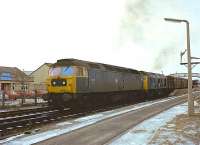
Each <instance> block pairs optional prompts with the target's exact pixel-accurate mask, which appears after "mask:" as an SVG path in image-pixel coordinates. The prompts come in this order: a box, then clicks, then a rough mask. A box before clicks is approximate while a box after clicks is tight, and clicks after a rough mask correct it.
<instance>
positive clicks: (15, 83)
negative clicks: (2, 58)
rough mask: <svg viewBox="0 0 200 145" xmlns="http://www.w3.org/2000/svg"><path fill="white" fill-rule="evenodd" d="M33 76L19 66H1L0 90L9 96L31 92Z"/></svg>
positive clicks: (13, 96)
mask: <svg viewBox="0 0 200 145" xmlns="http://www.w3.org/2000/svg"><path fill="white" fill-rule="evenodd" d="M31 82H32V78H31V77H29V76H27V75H26V74H25V73H24V72H23V71H21V70H20V69H18V68H17V67H4V66H0V91H1V92H3V93H4V94H5V95H6V96H8V97H9V98H15V97H16V96H20V95H21V93H22V92H23V93H28V92H29V85H30V84H31Z"/></svg>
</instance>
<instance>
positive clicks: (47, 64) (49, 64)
mask: <svg viewBox="0 0 200 145" xmlns="http://www.w3.org/2000/svg"><path fill="white" fill-rule="evenodd" d="M45 65H46V66H48V67H51V65H52V63H44V64H42V65H41V66H40V67H38V68H37V69H36V70H34V71H32V72H31V73H30V74H29V76H31V75H32V74H33V73H34V72H36V71H37V70H39V69H40V68H41V67H43V66H45Z"/></svg>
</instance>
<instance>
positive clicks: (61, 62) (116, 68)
mask: <svg viewBox="0 0 200 145" xmlns="http://www.w3.org/2000/svg"><path fill="white" fill-rule="evenodd" d="M66 65H75V66H85V67H87V68H96V69H103V70H111V71H120V72H130V73H136V74H139V73H140V72H139V71H138V70H135V69H130V68H125V67H119V66H114V65H108V64H103V63H96V62H90V61H84V60H78V59H72V58H70V59H60V60H57V62H56V63H55V64H53V65H52V66H53V67H55V66H66Z"/></svg>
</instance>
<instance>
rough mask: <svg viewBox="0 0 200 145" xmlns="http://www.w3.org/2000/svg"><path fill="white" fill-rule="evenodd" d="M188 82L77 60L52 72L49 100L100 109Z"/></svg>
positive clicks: (60, 62)
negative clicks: (99, 106)
mask: <svg viewBox="0 0 200 145" xmlns="http://www.w3.org/2000/svg"><path fill="white" fill-rule="evenodd" d="M187 83H188V82H187V80H186V79H183V78H176V77H172V76H165V75H163V74H156V73H150V72H144V71H138V70H134V69H129V68H124V67H118V66H113V65H108V64H102V63H95V62H89V61H83V60H78V59H60V60H57V62H56V63H54V64H53V65H52V66H51V68H50V70H49V77H48V80H47V90H48V97H47V98H48V101H49V103H50V104H52V105H56V106H70V107H77V106H85V107H86V106H87V107H92V106H98V105H102V106H104V105H109V104H114V103H116V104H120V103H131V102H134V101H138V100H139V101H144V100H148V99H152V98H156V97H157V98H158V97H160V96H166V95H168V94H169V93H170V92H171V91H173V90H174V89H180V88H186V87H187Z"/></svg>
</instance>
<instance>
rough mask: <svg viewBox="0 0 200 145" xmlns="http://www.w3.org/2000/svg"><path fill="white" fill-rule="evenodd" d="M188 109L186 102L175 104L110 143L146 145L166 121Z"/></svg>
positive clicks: (111, 144) (115, 144)
mask: <svg viewBox="0 0 200 145" xmlns="http://www.w3.org/2000/svg"><path fill="white" fill-rule="evenodd" d="M186 110H187V106H186V104H183V105H179V106H175V107H173V108H171V109H169V110H167V111H164V112H163V113H160V114H159V115H157V116H154V117H152V118H150V119H148V120H145V121H143V122H142V123H141V124H139V125H137V126H136V127H134V128H132V129H130V130H129V131H128V132H127V133H125V134H124V135H122V136H121V137H119V138H117V139H116V140H113V142H112V143H110V145H144V144H149V141H151V138H152V137H153V135H154V134H155V132H156V131H157V130H158V129H159V128H160V127H161V126H163V125H165V123H166V122H168V121H170V120H171V119H172V118H174V117H176V115H180V114H183V113H185V112H186Z"/></svg>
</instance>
